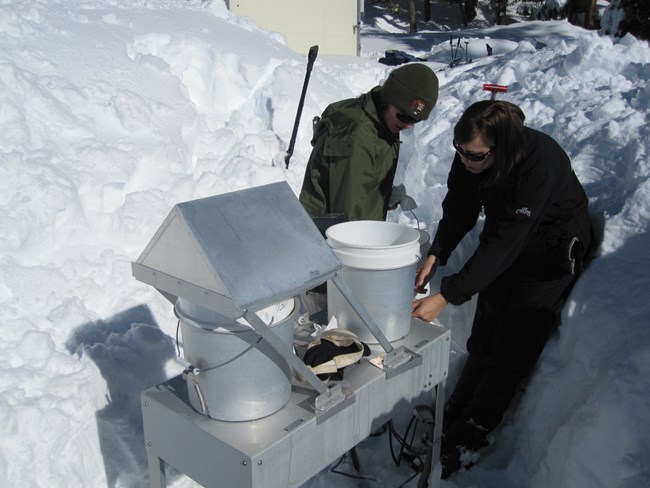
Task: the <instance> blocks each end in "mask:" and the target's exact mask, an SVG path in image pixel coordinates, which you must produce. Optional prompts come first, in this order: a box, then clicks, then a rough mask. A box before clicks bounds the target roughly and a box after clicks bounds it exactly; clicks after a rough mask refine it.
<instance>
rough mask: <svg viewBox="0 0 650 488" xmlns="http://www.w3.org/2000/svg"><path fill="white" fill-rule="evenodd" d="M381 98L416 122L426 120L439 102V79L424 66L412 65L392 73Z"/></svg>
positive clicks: (383, 87) (383, 88)
mask: <svg viewBox="0 0 650 488" xmlns="http://www.w3.org/2000/svg"><path fill="white" fill-rule="evenodd" d="M381 98H382V100H384V101H385V102H387V103H390V104H391V105H394V106H395V107H397V109H398V110H399V111H400V112H402V113H403V114H405V115H408V116H409V117H413V118H414V119H416V120H426V119H427V118H428V117H429V114H430V113H431V110H433V107H434V106H435V104H436V101H437V100H438V77H437V76H436V74H435V73H434V72H433V71H432V70H431V68H429V67H428V66H426V65H424V64H419V63H411V64H407V65H405V66H401V67H399V68H397V69H395V70H393V71H392V72H391V74H390V75H389V76H388V79H387V80H386V82H385V83H384V85H383V86H382V87H381Z"/></svg>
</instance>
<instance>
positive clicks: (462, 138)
mask: <svg viewBox="0 0 650 488" xmlns="http://www.w3.org/2000/svg"><path fill="white" fill-rule="evenodd" d="M525 119H526V116H525V115H524V113H523V112H522V110H521V109H520V108H519V107H518V106H517V105H515V104H514V103H510V102H504V101H501V100H483V101H480V102H476V103H474V104H472V105H470V106H469V107H468V108H467V110H465V112H464V113H463V115H462V116H461V117H460V120H459V121H458V123H457V124H456V126H455V127H454V140H455V141H456V143H458V144H467V143H468V142H470V141H472V140H473V139H474V138H475V137H477V136H478V135H481V136H483V139H484V140H485V143H486V144H488V145H489V146H490V147H491V151H492V153H493V155H494V156H493V157H494V165H493V166H492V168H493V170H492V171H491V175H490V177H489V178H488V181H486V182H484V185H485V186H492V185H495V184H498V183H500V182H502V181H503V180H504V178H506V177H507V176H508V175H509V174H510V173H511V171H512V169H513V168H514V167H515V166H516V165H517V164H518V163H519V162H520V161H522V160H523V159H524V157H525V156H526V150H525V143H526V131H525V127H524V120H525Z"/></svg>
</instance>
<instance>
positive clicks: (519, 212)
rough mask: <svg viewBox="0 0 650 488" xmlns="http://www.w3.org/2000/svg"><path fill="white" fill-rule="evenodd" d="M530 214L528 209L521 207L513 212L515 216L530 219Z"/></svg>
mask: <svg viewBox="0 0 650 488" xmlns="http://www.w3.org/2000/svg"><path fill="white" fill-rule="evenodd" d="M531 213H532V212H531V211H530V210H529V209H528V207H521V208H518V209H517V210H516V211H515V214H517V215H525V216H526V217H530V214H531Z"/></svg>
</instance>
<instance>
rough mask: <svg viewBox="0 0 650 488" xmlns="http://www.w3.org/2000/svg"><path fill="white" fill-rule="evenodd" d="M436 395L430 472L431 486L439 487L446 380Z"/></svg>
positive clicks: (436, 391) (438, 388)
mask: <svg viewBox="0 0 650 488" xmlns="http://www.w3.org/2000/svg"><path fill="white" fill-rule="evenodd" d="M434 395H435V396H436V423H435V425H434V428H433V456H432V459H431V464H432V466H431V473H430V474H429V488H438V487H439V486H440V477H441V476H442V465H441V464H440V444H441V443H442V415H443V412H444V409H445V381H442V382H441V383H439V384H438V385H437V386H436V388H435V393H434Z"/></svg>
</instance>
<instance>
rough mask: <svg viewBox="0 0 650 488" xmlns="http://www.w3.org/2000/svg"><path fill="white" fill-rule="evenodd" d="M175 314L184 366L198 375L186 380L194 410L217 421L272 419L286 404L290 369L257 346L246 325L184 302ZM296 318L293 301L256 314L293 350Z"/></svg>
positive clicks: (256, 338)
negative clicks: (185, 362)
mask: <svg viewBox="0 0 650 488" xmlns="http://www.w3.org/2000/svg"><path fill="white" fill-rule="evenodd" d="M174 311H175V313H176V315H177V316H178V318H179V319H180V321H181V332H182V335H183V350H184V356H185V360H186V361H188V362H189V363H190V364H191V365H192V366H194V367H196V368H198V369H199V373H198V374H197V375H188V378H187V389H188V396H189V400H190V404H191V405H192V406H193V407H194V409H196V410H197V411H198V412H200V413H202V414H204V415H206V416H208V417H210V418H213V419H217V420H226V421H247V420H255V419H259V418H262V417H266V416H268V415H271V414H273V413H275V412H277V411H278V410H280V409H281V408H282V407H283V406H284V405H285V404H286V403H287V402H288V401H289V398H290V396H291V368H290V367H289V365H288V364H287V363H286V361H284V360H282V359H281V358H278V357H277V356H278V354H277V353H276V352H275V351H274V350H272V349H271V348H270V346H268V345H266V343H265V342H264V341H261V342H260V339H261V337H260V335H259V334H257V332H255V329H253V328H252V327H251V326H250V325H249V324H248V322H246V321H245V320H244V319H240V320H238V321H236V320H234V319H232V318H229V317H226V316H224V315H221V314H219V313H217V312H214V311H212V310H209V309H207V308H205V307H201V306H200V305H196V304H194V303H191V302H188V301H187V300H184V299H182V298H179V299H178V300H177V301H176V305H175V307H174ZM297 313H298V309H297V307H296V306H295V300H294V299H292V300H286V301H284V302H280V303H277V304H274V305H271V306H270V307H267V308H265V309H263V310H260V311H259V312H257V314H258V315H259V316H260V318H261V319H262V320H263V321H264V322H265V323H266V324H269V323H271V328H272V330H273V332H275V333H276V334H277V335H278V336H279V337H280V338H281V339H282V340H283V341H284V342H286V343H287V344H289V345H292V344H293V324H294V320H295V318H296V316H297ZM272 357H274V358H275V359H276V361H275V362H274V361H273V360H272V359H271V358H272Z"/></svg>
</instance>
